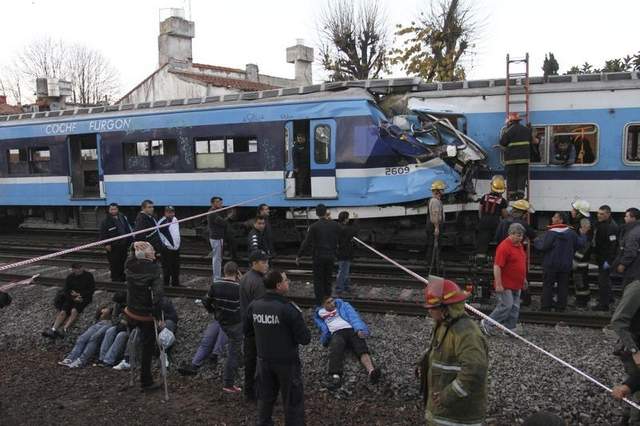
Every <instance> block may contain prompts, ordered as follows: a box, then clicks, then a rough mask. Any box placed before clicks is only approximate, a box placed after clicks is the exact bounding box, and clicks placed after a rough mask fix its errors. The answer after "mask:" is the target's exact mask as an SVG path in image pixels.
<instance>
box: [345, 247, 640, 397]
mask: <svg viewBox="0 0 640 426" xmlns="http://www.w3.org/2000/svg"><path fill="white" fill-rule="evenodd" d="M353 239H354V240H355V241H356V242H358V243H359V244H361V245H362V246H363V247H366V248H367V249H369V250H370V251H372V252H373V253H375V254H377V255H378V256H380V257H381V258H383V259H384V260H386V261H388V262H389V263H391V264H393V265H395V266H397V267H398V268H400V269H402V270H403V271H405V272H406V273H407V274H409V275H411V276H412V277H414V278H415V279H417V280H418V281H422V282H423V283H424V284H425V285H427V284H429V280H427V279H426V278H424V277H422V276H420V275H418V274H417V273H415V272H414V271H412V270H411V269H409V268H407V267H405V266H403V265H401V264H399V263H398V262H396V261H395V260H393V259H391V258H390V257H388V256H386V255H384V254H383V253H381V252H379V251H378V250H376V249H374V248H373V247H371V246H370V245H369V244H367V243H365V242H363V241H362V240H360V239H359V238H356V237H354V238H353ZM464 306H465V308H466V309H467V310H468V311H470V312H473V313H474V314H476V315H477V316H479V317H480V318H483V319H484V320H486V321H489V322H490V323H491V324H493V325H494V326H496V327H498V328H499V329H501V330H502V331H504V332H505V333H508V334H510V335H512V336H513V337H515V338H517V339H520V340H521V341H523V342H524V343H526V344H527V345H529V346H531V347H532V348H534V349H536V350H538V351H540V352H542V353H543V354H545V355H547V356H548V357H550V358H551V359H553V360H555V361H557V362H559V363H560V364H562V365H563V366H565V367H567V368H569V369H571V370H572V371H574V372H576V373H578V374H579V375H581V376H582V377H584V378H585V379H587V380H589V381H590V382H591V383H593V384H595V385H597V386H599V387H601V388H602V389H604V390H606V391H607V392H609V393H611V392H612V389H611V388H610V387H608V386H606V385H604V384H603V383H601V382H599V381H598V380H597V379H595V378H593V377H591V376H590V375H588V374H587V373H585V372H584V371H581V370H580V369H578V368H576V367H574V366H573V365H571V364H569V363H568V362H566V361H565V360H563V359H562V358H559V357H557V356H556V355H554V354H552V353H551V352H549V351H547V350H545V349H543V348H541V347H540V346H538V345H536V344H535V343H533V342H531V341H529V340H527V339H525V338H524V337H522V336H520V335H519V334H517V333H514V332H513V331H511V330H509V329H508V328H506V327H505V326H503V325H502V324H500V323H499V322H497V321H495V320H494V319H492V318H491V317H489V316H488V315H486V314H484V313H482V312H480V311H479V310H478V309H476V308H474V307H473V306H471V305H469V304H467V303H465V305H464ZM624 402H626V403H627V404H629V405H631V406H632V407H634V408H636V409H638V410H640V405H639V404H638V403H636V402H635V401H632V400H630V399H629V398H624Z"/></svg>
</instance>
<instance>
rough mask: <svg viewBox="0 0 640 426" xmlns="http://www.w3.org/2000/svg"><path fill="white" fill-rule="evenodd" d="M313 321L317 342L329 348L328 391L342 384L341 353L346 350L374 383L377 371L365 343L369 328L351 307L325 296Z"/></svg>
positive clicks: (378, 378)
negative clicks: (317, 333)
mask: <svg viewBox="0 0 640 426" xmlns="http://www.w3.org/2000/svg"><path fill="white" fill-rule="evenodd" d="M314 321H315V323H316V326H317V327H318V329H319V330H320V333H321V335H320V342H321V343H322V345H323V346H325V347H327V346H329V374H330V376H331V377H330V382H329V387H330V388H331V389H337V388H339V387H340V385H341V384H342V373H343V371H342V367H343V364H344V353H345V350H346V349H347V348H349V347H351V349H352V350H353V352H354V353H355V354H356V356H357V357H358V359H359V360H360V362H361V363H362V365H363V366H364V368H365V369H366V370H367V374H368V375H369V381H370V382H371V383H374V384H375V383H378V381H379V380H380V375H381V371H380V369H379V368H376V367H374V366H373V362H372V361H371V356H370V355H369V348H368V347H367V342H366V341H365V338H366V337H368V336H369V328H368V327H367V325H366V324H365V323H364V321H362V319H361V318H360V315H358V312H357V311H356V310H355V309H354V308H353V306H351V305H350V304H349V303H348V302H345V301H344V300H342V299H334V298H333V297H331V296H329V297H325V298H324V300H323V301H322V306H321V307H318V308H317V309H316V312H315V315H314Z"/></svg>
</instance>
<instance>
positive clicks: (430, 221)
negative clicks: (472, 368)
mask: <svg viewBox="0 0 640 426" xmlns="http://www.w3.org/2000/svg"><path fill="white" fill-rule="evenodd" d="M446 187H447V186H446V185H445V183H444V182H443V181H441V180H435V181H433V183H431V194H432V197H431V198H430V199H429V203H428V205H427V210H428V211H427V254H426V256H427V270H428V271H429V272H431V270H432V269H433V270H439V267H440V266H439V264H440V232H441V231H442V227H443V223H444V209H443V207H442V196H443V195H444V190H445V189H446Z"/></svg>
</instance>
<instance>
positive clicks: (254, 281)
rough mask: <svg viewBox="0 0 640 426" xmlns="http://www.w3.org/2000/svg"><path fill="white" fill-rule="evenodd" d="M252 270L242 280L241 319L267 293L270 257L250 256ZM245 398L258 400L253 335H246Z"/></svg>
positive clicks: (254, 253)
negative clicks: (255, 301)
mask: <svg viewBox="0 0 640 426" xmlns="http://www.w3.org/2000/svg"><path fill="white" fill-rule="evenodd" d="M249 264H250V265H251V269H250V270H249V271H248V272H247V273H246V274H244V275H243V276H242V278H241V279H240V318H242V321H244V319H245V318H246V314H247V309H248V308H249V305H250V304H251V302H253V301H254V300H255V299H257V298H259V297H262V296H263V295H264V293H265V289H264V282H263V277H264V275H265V274H266V273H267V271H268V270H269V256H267V254H266V253H265V252H263V251H261V250H257V251H254V252H253V253H251V254H250V255H249ZM243 347H244V396H245V399H247V401H250V402H252V401H255V400H256V389H255V374H256V362H257V357H258V355H257V352H256V340H255V338H254V336H253V334H252V335H247V334H245V335H244V345H243Z"/></svg>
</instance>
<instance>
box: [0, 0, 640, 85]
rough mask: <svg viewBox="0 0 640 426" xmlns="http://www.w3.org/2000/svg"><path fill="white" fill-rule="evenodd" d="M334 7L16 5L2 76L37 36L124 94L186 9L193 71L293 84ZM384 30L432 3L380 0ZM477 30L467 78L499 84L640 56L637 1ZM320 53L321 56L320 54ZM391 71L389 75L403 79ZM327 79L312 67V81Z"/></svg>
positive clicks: (7, 27)
mask: <svg viewBox="0 0 640 426" xmlns="http://www.w3.org/2000/svg"><path fill="white" fill-rule="evenodd" d="M326 1H330V0H270V1H269V0H234V1H227V0H191V1H189V0H109V1H97V0H13V1H11V2H9V1H6V2H3V13H2V21H1V24H0V40H2V42H1V43H0V70H1V69H2V66H3V65H5V64H7V63H9V62H10V61H11V58H12V57H13V56H14V55H15V53H16V52H19V51H20V50H21V49H22V48H23V46H25V45H26V44H28V43H29V42H30V41H32V40H34V39H38V38H42V37H47V36H48V37H52V38H54V39H63V40H64V41H67V42H70V43H75V42H81V43H84V44H86V45H88V46H90V47H92V48H94V49H97V50H99V51H101V52H102V53H103V54H104V55H105V56H106V57H107V58H108V59H109V60H110V61H111V63H112V64H113V65H114V66H115V68H116V69H117V70H118V71H119V75H120V93H121V94H124V93H126V92H127V91H129V90H130V89H131V88H133V87H134V86H135V85H136V84H138V83H139V82H140V81H142V80H143V79H144V78H145V77H147V76H148V75H149V74H151V73H152V72H153V71H154V70H155V69H156V67H157V62H158V53H157V36H158V26H159V9H162V8H171V7H173V8H185V9H186V13H187V14H189V13H190V16H191V20H193V21H194V22H195V32H196V37H195V39H194V41H193V58H194V61H195V62H200V63H207V64H215V65H223V66H229V67H234V68H242V69H244V66H245V64H247V63H255V64H258V66H259V68H260V72H261V73H263V74H270V75H276V76H280V77H290V78H293V74H294V69H293V65H292V64H287V63H286V61H285V49H286V48H287V47H289V46H292V45H294V44H295V42H296V39H304V40H305V42H306V44H308V45H310V46H312V47H315V46H317V43H318V35H317V33H318V31H317V26H316V22H317V20H318V17H319V15H320V14H321V11H322V8H323V5H324V4H325V2H326ZM380 1H381V4H382V6H383V8H384V9H385V12H386V14H387V16H388V21H389V24H390V30H391V32H392V31H393V27H394V26H395V25H396V24H406V23H409V22H410V21H411V20H412V19H415V18H416V17H417V16H418V14H419V12H420V11H421V10H425V9H428V7H429V5H430V3H431V1H430V0H380ZM467 4H470V5H471V6H472V7H473V9H474V13H475V16H476V17H477V20H478V21H479V22H480V27H481V30H480V31H478V33H477V39H476V41H475V45H474V48H473V54H472V55H470V56H469V57H467V58H466V59H465V60H464V64H465V65H466V67H467V78H468V79H482V78H500V77H504V74H505V55H506V54H507V53H510V54H511V55H512V56H523V55H524V53H525V52H528V53H529V54H530V57H531V72H530V74H531V75H541V74H542V71H541V69H540V68H541V66H542V61H543V59H544V55H545V53H546V52H553V53H554V55H555V57H556V59H557V60H558V62H559V64H560V72H563V71H565V70H567V69H568V68H570V67H571V66H572V65H579V64H582V63H584V62H585V61H588V62H590V63H592V64H594V65H596V66H601V65H602V64H603V63H604V61H605V60H606V59H610V58H616V57H621V56H624V55H627V54H633V53H635V52H638V51H640V43H639V42H638V40H640V26H638V18H637V17H638V16H640V1H636V0H633V1H626V0H609V1H607V2H603V1H601V0H600V1H599V0H528V1H525V0H475V1H473V0H467ZM316 53H317V50H316ZM403 75H404V73H403V72H402V70H400V69H397V68H396V69H394V70H393V71H392V76H403ZM325 77H326V74H325V73H324V72H323V71H322V69H321V67H319V66H318V65H315V66H314V80H315V81H322V80H323V78H325Z"/></svg>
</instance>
